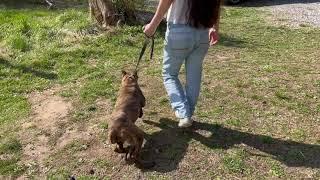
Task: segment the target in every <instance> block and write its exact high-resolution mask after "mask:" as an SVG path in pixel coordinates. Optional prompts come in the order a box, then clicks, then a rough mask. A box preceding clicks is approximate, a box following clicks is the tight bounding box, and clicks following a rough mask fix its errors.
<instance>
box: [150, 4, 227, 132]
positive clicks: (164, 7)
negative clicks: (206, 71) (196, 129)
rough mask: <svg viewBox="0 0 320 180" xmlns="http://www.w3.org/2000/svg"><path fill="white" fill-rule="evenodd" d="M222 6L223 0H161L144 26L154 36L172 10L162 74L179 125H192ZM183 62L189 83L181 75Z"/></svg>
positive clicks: (215, 41) (169, 18) (214, 41)
mask: <svg viewBox="0 0 320 180" xmlns="http://www.w3.org/2000/svg"><path fill="white" fill-rule="evenodd" d="M220 6H221V0H160V2H159V5H158V8H157V11H156V14H155V16H154V17H153V19H152V21H151V22H150V23H149V24H147V25H146V26H145V27H144V33H145V34H146V35H147V36H149V37H150V36H153V34H154V33H155V31H156V29H157V27H158V26H159V24H160V22H161V21H162V19H163V17H164V15H165V14H166V13H167V12H168V14H167V22H168V25H167V31H166V37H165V47H164V56H163V72H162V75H163V80H164V85H165V88H166V91H167V93H168V95H169V97H170V102H171V106H172V108H173V110H174V111H175V115H176V117H177V118H179V127H189V126H191V125H192V122H193V119H192V116H193V113H194V110H195V107H196V104H197V100H198V96H199V93H200V86H201V76H202V64H203V60H204V57H205V55H206V54H207V52H208V48H209V46H210V45H215V44H216V43H217V42H218V29H219V16H220ZM183 63H184V64H185V70H186V84H185V87H183V86H182V84H181V82H180V80H179V77H178V75H179V71H180V68H181V66H182V64H183Z"/></svg>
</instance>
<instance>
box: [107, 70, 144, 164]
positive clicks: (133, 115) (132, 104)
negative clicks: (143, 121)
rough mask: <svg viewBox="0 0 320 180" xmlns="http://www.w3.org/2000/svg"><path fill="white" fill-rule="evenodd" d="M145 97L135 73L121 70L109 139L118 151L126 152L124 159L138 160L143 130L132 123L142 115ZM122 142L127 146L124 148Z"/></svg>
mask: <svg viewBox="0 0 320 180" xmlns="http://www.w3.org/2000/svg"><path fill="white" fill-rule="evenodd" d="M144 106H145V97H144V96H143V94H142V91H141V89H140V87H139V85H138V76H137V73H136V72H135V73H133V74H130V73H127V72H125V71H123V72H122V82H121V87H120V91H119V95H118V98H117V101H116V105H115V108H114V111H113V113H112V115H111V119H110V122H109V136H108V138H109V140H110V142H111V143H112V144H117V147H116V149H115V151H116V152H118V153H126V160H133V161H135V162H137V161H139V155H140V151H141V147H142V143H143V136H144V132H143V131H142V130H140V129H139V128H138V127H137V126H136V125H135V124H134V123H135V122H136V120H137V119H138V118H139V117H142V115H143V112H142V108H143V107H144ZM124 144H129V147H127V148H124Z"/></svg>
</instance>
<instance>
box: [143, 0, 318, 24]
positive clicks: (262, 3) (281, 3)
mask: <svg viewBox="0 0 320 180" xmlns="http://www.w3.org/2000/svg"><path fill="white" fill-rule="evenodd" d="M157 4H158V0H149V5H150V6H152V7H155V6H156V5H157ZM238 6H240V7H256V8H258V9H263V10H267V11H269V12H271V14H272V17H271V20H274V23H276V24H280V25H289V26H291V27H301V26H312V27H318V28H320V0H244V2H243V3H241V4H240V5H238Z"/></svg>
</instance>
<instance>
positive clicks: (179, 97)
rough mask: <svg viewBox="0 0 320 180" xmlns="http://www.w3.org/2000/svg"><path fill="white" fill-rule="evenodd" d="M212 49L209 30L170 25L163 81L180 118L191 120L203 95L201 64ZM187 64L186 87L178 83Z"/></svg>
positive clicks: (166, 39)
mask: <svg viewBox="0 0 320 180" xmlns="http://www.w3.org/2000/svg"><path fill="white" fill-rule="evenodd" d="M208 48H209V30H208V29H196V28H193V27H191V26H188V25H183V24H171V23H169V24H168V27H167V31H166V37H165V46H164V59H163V70H162V75H163V80H164V85H165V88H166V90H167V93H168V95H169V97H170V102H171V106H172V108H173V110H174V111H175V112H176V115H178V118H190V117H192V115H193V113H194V110H195V106H196V104H197V100H198V97H199V93H200V85H201V76H202V63H203V59H204V57H205V55H206V54H207V52H208ZM183 63H184V64H185V71H186V84H185V86H184V87H183V86H182V84H181V82H180V80H179V77H178V75H179V72H180V68H181V66H182V64H183Z"/></svg>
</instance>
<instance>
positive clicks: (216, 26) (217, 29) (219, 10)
mask: <svg viewBox="0 0 320 180" xmlns="http://www.w3.org/2000/svg"><path fill="white" fill-rule="evenodd" d="M222 2H223V1H221V0H220V2H219V3H220V6H219V9H218V19H217V22H216V23H215V24H214V25H213V28H214V29H215V30H216V31H217V33H219V24H220V14H221V6H222V4H223V3H222Z"/></svg>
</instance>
